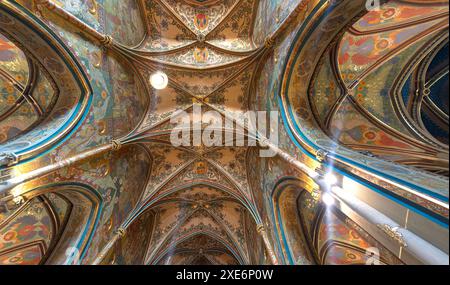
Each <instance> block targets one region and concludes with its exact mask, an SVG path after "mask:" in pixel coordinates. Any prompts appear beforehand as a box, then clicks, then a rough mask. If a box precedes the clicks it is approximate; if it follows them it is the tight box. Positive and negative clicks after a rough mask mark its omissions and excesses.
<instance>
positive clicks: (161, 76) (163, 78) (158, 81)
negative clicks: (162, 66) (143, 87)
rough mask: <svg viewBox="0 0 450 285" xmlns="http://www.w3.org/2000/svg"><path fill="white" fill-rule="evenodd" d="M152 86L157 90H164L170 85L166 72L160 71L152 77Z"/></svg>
mask: <svg viewBox="0 0 450 285" xmlns="http://www.w3.org/2000/svg"><path fill="white" fill-rule="evenodd" d="M150 84H151V85H152V87H153V88H155V89H156V90H162V89H165V88H166V87H167V85H168V84H169V78H168V77H167V74H165V73H164V72H162V71H158V72H155V73H153V74H152V75H151V76H150Z"/></svg>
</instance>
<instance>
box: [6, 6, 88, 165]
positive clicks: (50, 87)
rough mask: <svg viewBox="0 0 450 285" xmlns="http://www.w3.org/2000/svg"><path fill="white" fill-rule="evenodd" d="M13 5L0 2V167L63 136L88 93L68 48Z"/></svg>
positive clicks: (85, 104)
mask: <svg viewBox="0 0 450 285" xmlns="http://www.w3.org/2000/svg"><path fill="white" fill-rule="evenodd" d="M15 5H16V4H11V5H1V6H0V167H4V166H7V165H12V164H15V163H19V162H22V161H27V160H30V159H33V158H35V157H36V156H38V155H39V154H41V153H43V152H45V151H47V150H49V149H51V148H52V147H54V146H55V145H56V144H57V143H60V142H61V141H62V140H64V139H65V138H67V137H68V136H69V135H70V134H71V132H72V131H73V130H74V129H76V127H77V126H78V124H79V122H80V120H81V119H82V118H83V116H84V114H85V112H86V111H87V110H88V109H89V105H90V99H91V96H90V95H91V91H90V87H89V84H88V80H87V78H86V77H85V75H84V73H83V72H82V70H81V68H80V66H79V65H78V64H77V62H76V61H75V60H74V59H73V58H72V56H71V54H70V52H69V50H68V49H67V48H66V47H65V46H63V45H62V44H61V42H60V40H59V39H58V38H57V37H56V35H55V34H54V33H53V32H51V31H50V30H49V29H47V27H46V26H45V24H44V23H42V22H41V21H40V20H38V19H37V18H35V16H34V15H32V14H27V13H28V12H19V10H18V9H17V8H16V6H15Z"/></svg>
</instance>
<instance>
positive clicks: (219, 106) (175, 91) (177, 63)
mask: <svg viewBox="0 0 450 285" xmlns="http://www.w3.org/2000/svg"><path fill="white" fill-rule="evenodd" d="M141 4H142V5H141V8H142V9H143V11H144V13H143V16H144V19H145V20H144V22H145V25H146V27H147V29H148V30H147V36H146V37H145V39H144V40H143V41H142V42H141V43H140V44H139V46H137V47H133V48H131V47H127V49H128V50H132V51H133V53H134V56H136V58H139V59H140V63H141V64H138V68H139V70H140V72H141V74H143V77H144V78H149V77H150V76H151V74H152V73H154V72H156V71H162V72H164V73H166V74H167V76H168V78H169V84H168V87H167V88H165V89H163V90H156V89H154V88H152V87H151V86H150V85H148V86H146V89H147V90H148V94H149V96H150V107H149V108H148V111H147V114H146V115H145V117H144V119H143V120H142V123H141V124H140V125H139V127H138V128H137V130H136V132H135V134H134V136H133V139H135V140H136V141H139V142H142V143H145V145H146V146H147V147H148V149H149V150H150V153H151V156H152V170H151V175H150V181H149V182H148V185H147V189H146V190H145V193H144V196H143V201H142V207H141V211H153V212H154V213H155V229H154V232H153V236H152V240H151V244H150V245H149V246H148V248H149V249H148V252H147V256H146V263H148V264H158V263H163V264H172V263H176V264H186V263H188V264H189V263H194V264H198V263H208V264H230V263H231V264H248V263H250V262H251V260H250V258H251V257H250V256H251V254H250V252H251V250H252V245H253V243H254V242H255V241H254V239H255V234H256V227H257V223H256V221H257V220H258V219H259V218H258V215H257V213H256V212H255V207H254V204H255V203H254V198H253V196H252V189H250V186H249V182H248V179H249V177H247V169H246V168H247V165H246V163H247V160H246V157H247V152H248V148H247V147H213V148H208V147H206V146H204V145H203V143H202V144H200V145H197V146H194V147H174V146H173V145H172V144H171V141H170V131H171V130H172V129H173V128H174V124H173V123H171V122H170V117H171V115H173V114H174V113H175V112H177V111H178V112H180V111H186V112H187V113H190V114H192V109H193V106H194V105H196V106H197V107H198V106H201V108H202V111H203V112H207V111H210V110H214V111H217V112H218V114H221V116H224V115H225V114H227V113H234V112H236V111H246V110H248V108H249V107H248V101H249V99H250V96H251V94H250V93H251V91H250V90H251V88H250V87H251V85H252V82H253V81H252V80H253V76H254V74H255V72H256V68H257V66H258V65H257V64H258V61H259V59H260V58H261V56H262V55H263V53H264V50H265V49H264V46H263V47H260V46H256V45H255V44H254V42H253V39H252V35H253V33H252V29H253V26H254V18H255V16H256V12H257V5H258V1H256V0H227V1H216V0H211V1H193V0H184V1H175V0H159V1H142V3H141ZM146 84H148V83H146ZM221 119H222V118H217V117H212V118H211V120H221ZM191 120H197V118H194V117H193V116H192V115H191ZM229 131H232V130H229ZM248 229H251V230H250V232H253V234H252V233H249V231H248Z"/></svg>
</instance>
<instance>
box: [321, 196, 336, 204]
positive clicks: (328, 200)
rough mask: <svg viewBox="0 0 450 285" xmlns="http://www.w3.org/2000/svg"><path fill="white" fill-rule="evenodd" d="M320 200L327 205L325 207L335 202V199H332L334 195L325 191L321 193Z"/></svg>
mask: <svg viewBox="0 0 450 285" xmlns="http://www.w3.org/2000/svg"><path fill="white" fill-rule="evenodd" d="M322 202H323V203H324V204H325V205H326V206H327V207H331V206H333V205H334V204H335V203H336V200H335V199H334V197H333V196H332V195H331V194H330V193H328V192H325V193H323V195H322Z"/></svg>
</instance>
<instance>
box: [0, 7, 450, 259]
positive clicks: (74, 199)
mask: <svg viewBox="0 0 450 285" xmlns="http://www.w3.org/2000/svg"><path fill="white" fill-rule="evenodd" d="M325 2H328V1H320V0H312V1H306V0H289V1H272V0H270V1H269V0H260V1H259V0H223V1H218V0H202V1H200V0H126V1H123V0H121V1H118V0H79V1H73V0H59V1H51V0H39V1H31V0H20V1H13V0H8V1H5V3H3V2H2V4H0V8H1V10H0V23H1V24H2V25H1V26H0V131H1V132H0V190H1V191H0V264H115V265H127V264H146V265H175V264H176V265H203V264H206V265H231V264H233V265H234V264H242V265H244V264H298V265H306V264H345V265H348V264H365V263H366V261H367V258H368V257H367V250H368V249H369V248H373V247H377V248H379V249H381V251H382V252H381V262H382V263H383V264H403V263H404V262H403V261H402V260H401V258H400V256H399V254H398V253H397V252H394V251H393V250H392V249H391V248H390V247H386V246H385V245H384V244H382V243H381V242H379V241H378V240H377V239H376V238H375V237H374V236H373V235H372V232H371V233H369V232H368V231H366V230H364V229H363V228H362V227H361V226H359V225H358V224H357V223H356V222H355V221H353V219H352V218H350V217H348V216H346V215H345V214H344V213H343V212H341V211H340V210H338V209H336V210H333V211H331V210H329V209H328V210H327V209H324V207H323V205H322V204H321V203H320V200H318V198H317V197H316V196H315V191H316V190H317V189H316V188H317V187H316V184H315V182H314V180H313V178H312V177H309V176H308V175H309V174H308V173H307V172H305V171H304V170H302V169H299V167H298V166H299V165H308V167H309V168H311V171H316V170H317V169H319V168H320V166H321V165H322V164H321V161H319V160H318V159H316V154H313V155H308V154H307V153H306V152H307V151H310V149H311V148H312V147H302V146H300V147H299V144H297V143H296V142H297V141H296V138H297V136H300V135H299V133H300V132H299V131H298V130H299V129H295V130H294V131H293V130H292V128H291V125H292V122H291V121H290V120H292V121H294V122H296V123H299V124H300V125H301V127H302V128H305V129H307V128H310V129H312V131H311V132H310V134H313V135H317V137H318V138H319V139H317V141H322V142H324V144H327V143H328V141H327V140H330V141H333V143H334V144H333V146H334V145H339V144H340V146H339V147H342V148H343V149H344V148H345V151H346V152H345V155H348V157H350V158H351V159H354V160H360V161H362V163H367V164H369V163H370V161H369V160H368V157H370V158H371V159H376V158H381V159H383V161H384V162H386V163H389V164H388V166H389V167H391V168H396V167H397V164H401V165H404V166H408V167H411V169H413V170H411V171H419V170H420V171H421V170H425V171H426V173H427V174H426V175H430V176H424V177H425V178H427V177H435V175H436V177H439V178H438V179H437V180H436V181H434V182H433V183H435V184H436V185H431V186H430V185H428V186H430V187H432V188H433V189H432V191H430V192H433V191H435V192H436V193H439V194H440V195H442V196H446V197H447V198H448V191H447V193H446V194H445V193H444V194H442V189H441V188H442V187H441V186H442V185H448V180H445V178H444V177H445V175H447V176H448V158H445V156H446V155H448V141H446V140H445V139H444V137H446V134H448V99H447V101H445V100H444V98H443V97H442V94H443V92H442V90H448V51H446V49H447V47H448V32H446V31H444V29H446V28H447V26H448V7H447V6H446V5H447V4H448V3H446V4H445V5H442V4H441V3H440V2H436V1H429V2H430V3H428V4H427V5H424V6H423V5H421V4H417V3H411V2H413V1H388V3H387V4H384V5H383V6H382V7H381V9H380V10H379V11H376V12H375V11H372V12H367V11H365V8H364V5H361V3H362V2H363V1H359V0H358V1H353V2H352V3H348V2H347V1H335V2H336V3H334V2H333V3H332V4H328V3H325ZM343 2H345V3H343ZM356 2H358V3H356ZM360 2H361V3H360ZM324 3H325V4H324ZM322 6H323V7H327V8H328V9H330V12H329V13H328V14H327V15H329V16H330V17H331V18H332V19H331V20H329V22H327V21H325V23H320V25H322V26H321V29H322V31H324V33H327V37H328V36H329V38H330V39H331V38H334V42H333V44H329V45H327V48H326V49H324V50H323V52H320V53H318V52H317V51H321V48H322V46H321V45H319V44H317V46H318V49H317V50H313V49H310V51H309V52H310V53H315V54H314V55H311V54H309V55H304V54H300V56H299V57H298V58H299V59H298V58H297V57H295V56H294V55H295V53H296V52H297V50H296V48H298V46H299V45H300V44H301V43H303V41H304V39H302V37H300V38H298V37H296V35H297V34H298V33H301V32H302V31H303V30H304V29H305V27H309V26H310V24H311V23H310V22H308V21H313V20H314V21H316V20H317V19H318V17H317V16H316V15H314V13H316V12H317V13H319V12H323V11H325V9H324V8H321V7H322ZM318 11H319V12H318ZM362 12H364V13H362ZM344 14H345V15H344ZM348 15H351V16H352V17H347V16H348ZM333 17H334V18H333ZM342 18H349V19H351V18H354V21H353V22H352V25H347V26H346V28H345V30H342V31H339V32H336V31H334V30H333V29H337V28H338V26H340V25H336V23H340V22H339V21H340V20H342ZM330 23H331V24H330ZM343 24H344V23H342V25H341V28H343V26H344V25H343ZM330 26H331V27H330ZM335 26H336V27H335ZM20 28H23V31H24V32H19V31H20ZM30 34H31V35H33V37H30V38H31V40H27V36H28V35H30ZM336 34H338V35H339V36H336ZM327 37H324V43H325V42H326V39H327ZM336 37H337V39H336ZM314 40H315V41H317V42H319V40H317V39H314ZM30 41H34V42H33V43H31V42H30ZM308 44H314V42H313V41H308ZM324 45H326V43H325V44H324ZM31 46H39V47H41V48H39V49H36V50H33V49H31V48H30V47H31ZM421 51H428V52H423V56H420V57H419V56H417V54H418V53H420V52H421ZM430 51H434V52H433V53H430ZM446 52H447V53H446ZM46 53H47V54H48V55H45V54H46ZM308 56H309V58H308ZM294 58H295V59H294ZM305 58H306V59H305ZM51 59H52V60H51ZM445 59H446V60H447V62H446V63H447V64H445ZM285 64H286V66H284V65H285ZM315 66H316V67H315ZM292 70H293V73H294V75H292V76H290V77H289V78H290V79H289V80H290V81H286V80H285V79H283V78H284V75H285V74H286V73H288V71H292ZM155 72H163V73H164V74H166V75H167V77H168V85H167V87H166V88H163V89H157V88H154V86H152V84H151V83H150V80H149V78H151V76H152V75H153V74H155ZM307 72H309V73H310V74H309V75H311V76H310V79H309V80H306V79H305V77H304V76H305V74H306V73H307ZM58 74H59V75H58ZM286 86H287V87H291V88H290V89H289V90H284V89H283V88H285V89H286V88H287V87H286ZM280 90H281V92H282V93H283V94H285V95H286V97H288V99H289V100H290V102H291V103H290V104H291V105H292V106H291V105H289V108H290V107H292V108H293V109H294V111H293V112H290V113H289V112H288V115H286V114H285V113H283V112H282V111H283V109H286V110H287V109H288V108H285V107H286V106H285V102H286V98H282V95H281V94H278V93H280ZM416 90H419V91H420V92H419V93H420V94H419V93H418V92H416ZM284 91H286V92H284ZM69 94H70V95H69ZM302 94H305V96H303V95H302ZM200 108H201V110H202V112H203V113H205V112H207V111H216V113H215V114H216V115H211V117H210V118H209V119H210V122H211V123H214V122H221V121H222V120H224V118H225V116H226V115H228V114H236V113H238V112H246V111H250V110H266V111H280V113H281V115H280V116H279V118H278V121H279V125H280V130H279V137H280V138H279V146H277V147H276V152H277V155H276V156H275V157H273V158H262V157H260V155H259V151H260V149H261V148H262V147H261V146H262V144H261V143H258V144H255V146H213V147H208V146H206V145H205V143H203V142H202V143H198V144H196V143H194V142H193V140H194V139H193V138H192V137H193V133H191V130H188V133H189V134H190V135H191V136H190V140H192V141H189V142H190V143H191V146H174V145H173V144H172V143H171V131H173V130H174V128H175V127H176V124H175V123H174V122H173V121H172V120H171V117H172V116H173V115H175V114H177V113H181V112H182V111H184V112H186V113H187V114H189V116H188V118H189V123H190V124H191V123H192V124H194V123H196V122H197V121H198V118H197V117H196V116H195V115H194V112H193V111H194V109H200ZM292 117H293V118H292ZM240 119H241V118H240ZM246 120H247V119H246V118H242V121H239V120H237V121H236V122H231V123H232V124H231V125H232V126H234V124H235V125H239V124H242V123H243V122H245V121H246ZM286 120H287V121H286ZM221 125H222V124H221ZM206 127H207V126H205V125H200V128H201V130H204V129H205V128H206ZM302 130H303V129H302ZM240 131H242V132H243V133H244V136H245V139H247V140H249V138H250V137H251V136H252V135H254V134H251V133H250V131H249V130H248V129H245V128H242V129H241V130H240ZM238 132H239V130H235V129H232V128H230V129H225V131H224V133H225V134H231V135H232V137H231V140H230V141H229V142H234V143H235V145H236V140H237V133H238ZM305 132H306V131H305ZM293 133H294V134H293ZM235 136H236V138H235ZM325 138H326V139H325ZM24 141H28V142H30V143H29V145H26V146H21V145H20V143H23V142H24ZM32 142H37V143H36V144H33V143H32ZM336 142H337V143H336ZM39 143H41V144H39ZM329 144H331V143H329ZM17 145H19V147H18V146H17ZM305 149H306V150H305ZM400 150H401V151H400ZM353 151H358V152H361V153H363V154H361V156H359V157H356V158H355V156H352V155H353ZM405 154H406V156H405ZM2 155H3V156H2ZM394 163H395V164H394ZM346 167H347V168H345V169H344V170H343V171H347V172H348V173H351V174H353V175H355V176H358V177H363V175H366V176H364V177H363V178H361V179H364V181H370V182H371V183H373V184H376V185H379V187H380V188H383V187H384V188H386V189H384V188H383V190H385V191H386V192H388V191H389V193H390V192H395V191H396V190H397V188H395V185H398V183H397V182H395V183H391V184H389V183H387V182H385V180H381V179H380V180H377V179H378V178H379V177H380V176H382V175H379V173H377V174H376V175H375V174H373V173H375V172H373V173H372V174H373V176H370V175H372V174H371V172H367V171H366V172H364V171H361V172H358V171H359V170H360V167H359V165H358V166H355V165H352V164H351V163H347V164H346ZM343 168H344V167H343ZM317 171H318V170H317ZM368 173H369V174H368ZM420 173H422V172H420ZM429 173H432V175H431V174H429ZM390 174H391V173H390ZM394 175H395V173H394ZM403 175H404V173H403ZM424 175H425V174H424ZM368 176H370V177H368ZM399 177H400V178H401V175H400V174H399V176H398V177H395V178H396V179H398V178H399ZM425 178H423V180H425ZM417 179H420V177H419V178H417ZM395 181H397V180H395ZM421 181H422V180H421ZM442 181H444V182H442ZM419 182H420V181H419ZM419 182H417V184H420V183H419ZM439 183H440V184H439ZM361 184H363V183H361ZM367 184H368V183H366V184H364V185H367ZM392 185H394V186H392ZM2 187H3V188H2ZM3 189H6V190H3ZM398 191H400V190H398ZM439 191H440V192H439ZM405 192H406V191H405ZM414 193H416V192H414ZM433 193H434V192H433ZM395 195H399V194H398V193H395ZM404 195H405V196H408V199H409V200H408V202H410V203H414V205H418V206H417V207H419V206H420V210H423V209H425V210H426V213H427V214H428V213H430V212H432V214H433V217H435V216H438V218H439V221H442V220H445V219H446V220H447V225H448V203H447V207H445V203H444V202H442V203H441V201H440V200H439V199H434V200H432V199H430V200H432V201H431V202H430V201H429V200H428V199H426V198H424V196H423V195H417V196H415V195H410V192H407V193H406V194H404ZM396 197H397V196H396ZM439 198H440V196H439ZM414 199H415V200H414ZM437 200H439V201H438V202H436V201H437ZM411 201H413V202H411ZM447 202H448V200H447ZM436 204H437V205H438V206H435V205H436ZM430 205H431V206H430ZM433 206H435V207H433ZM431 208H432V209H431ZM425 210H424V211H425ZM433 211H434V212H433ZM400 255H401V254H400Z"/></svg>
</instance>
